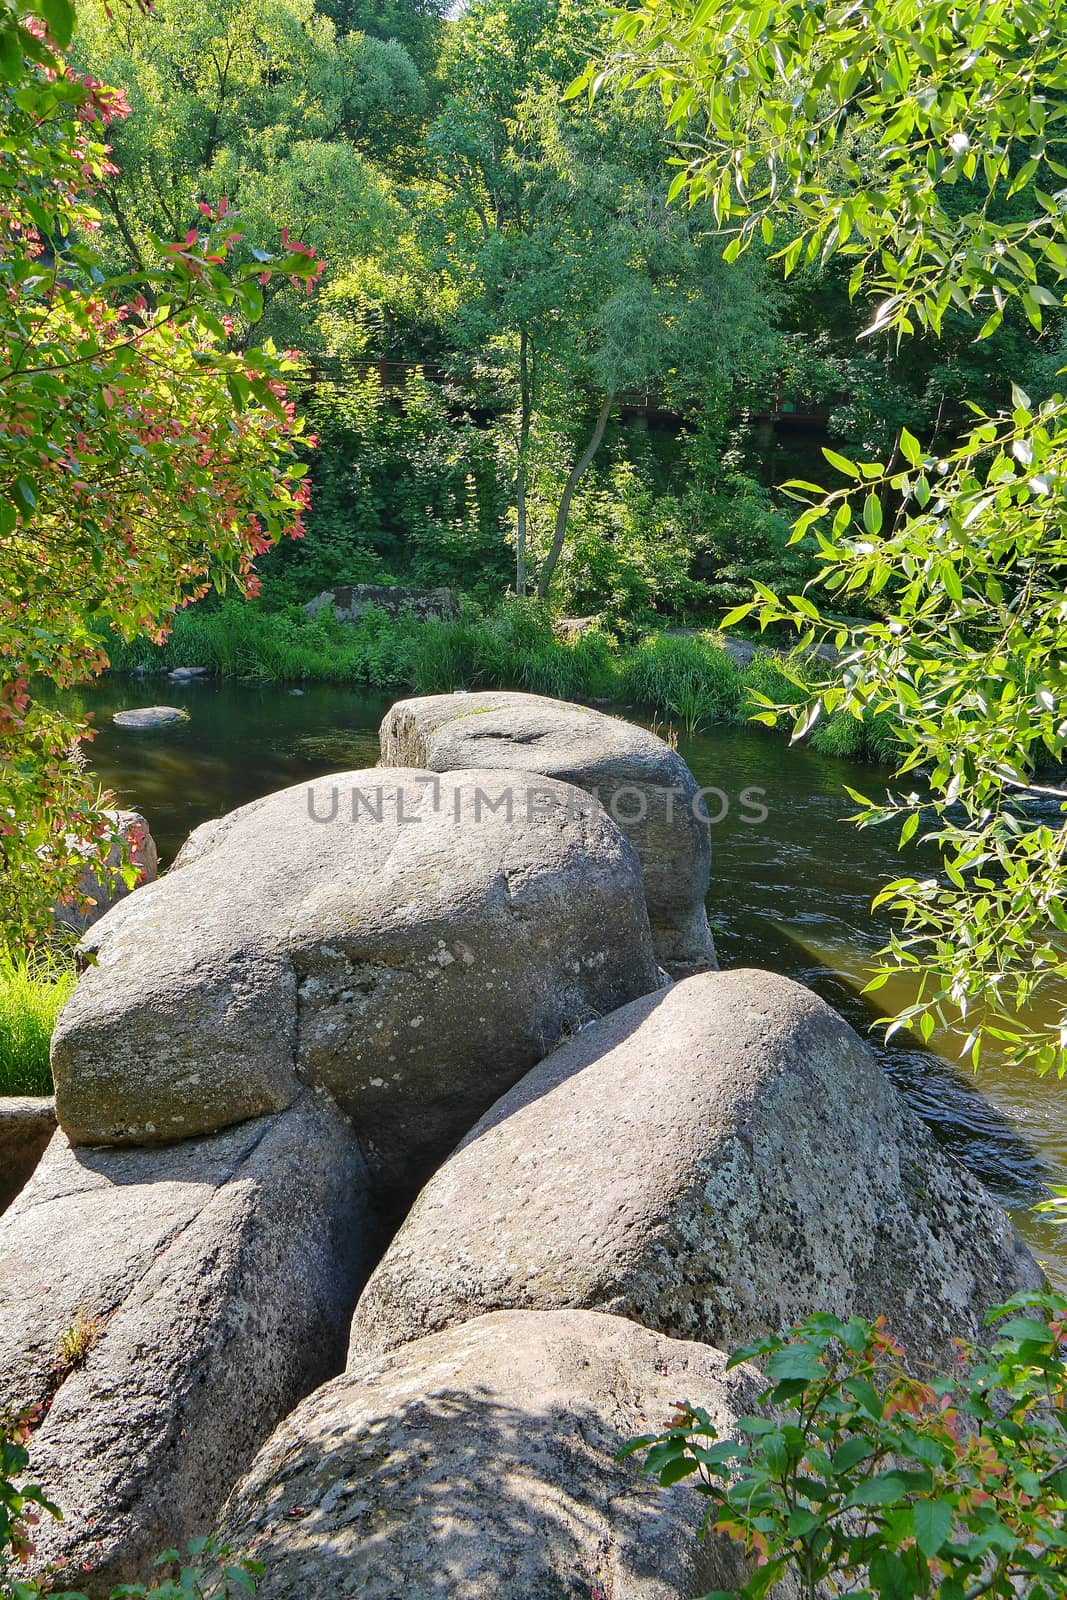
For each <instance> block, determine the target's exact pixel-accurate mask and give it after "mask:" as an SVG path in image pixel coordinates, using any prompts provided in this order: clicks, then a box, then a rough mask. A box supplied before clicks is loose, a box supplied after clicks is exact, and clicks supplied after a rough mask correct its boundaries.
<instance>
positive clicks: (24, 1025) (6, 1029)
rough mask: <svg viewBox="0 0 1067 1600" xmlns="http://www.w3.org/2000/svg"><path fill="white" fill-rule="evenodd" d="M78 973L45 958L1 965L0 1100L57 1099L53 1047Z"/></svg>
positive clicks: (5, 961)
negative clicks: (41, 1096)
mask: <svg viewBox="0 0 1067 1600" xmlns="http://www.w3.org/2000/svg"><path fill="white" fill-rule="evenodd" d="M73 987H74V973H73V971H72V970H71V969H70V968H68V967H65V966H60V965H58V964H57V963H54V962H51V961H48V960H45V959H44V958H41V959H39V960H37V961H35V962H33V963H32V964H31V963H27V962H25V961H12V960H4V961H0V1095H6V1094H51V1092H52V1074H51V1072H50V1071H49V1067H48V1044H49V1040H50V1039H51V1037H52V1029H53V1028H54V1027H55V1023H56V1017H57V1016H58V1015H59V1008H60V1007H61V1006H62V1004H63V1002H64V1001H65V1000H66V998H67V996H68V995H69V994H70V991H71V989H72V988H73Z"/></svg>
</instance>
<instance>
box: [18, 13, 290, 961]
mask: <svg viewBox="0 0 1067 1600" xmlns="http://www.w3.org/2000/svg"><path fill="white" fill-rule="evenodd" d="M41 7H42V10H43V12H44V14H45V16H46V17H47V19H48V25H49V27H50V28H51V30H52V33H51V36H50V37H49V36H48V35H47V34H46V33H45V31H44V29H43V28H40V27H37V26H35V25H34V24H33V23H32V22H31V23H30V24H26V25H23V24H20V23H18V22H12V18H13V17H14V16H15V13H14V12H11V13H10V14H9V12H8V11H7V10H6V9H4V8H2V7H0V37H2V38H5V39H7V40H8V41H10V40H11V39H12V38H14V39H15V40H16V42H17V44H18V49H19V52H20V53H19V55H18V59H17V60H16V59H15V58H14V56H12V55H11V54H10V52H8V51H7V50H6V47H5V46H4V45H3V44H0V125H2V129H3V132H2V140H3V148H4V150H5V158H4V160H3V162H2V163H0V188H2V191H3V193H2V206H0V279H2V284H3V293H0V385H2V389H3V394H4V410H3V421H2V424H0V904H2V906H3V919H2V925H0V942H2V943H4V944H7V945H8V946H14V947H16V948H17V947H18V946H19V944H20V943H21V942H22V941H24V940H26V939H28V938H32V937H33V936H34V935H35V934H39V933H41V932H46V931H48V930H49V929H50V927H51V906H52V904H53V902H54V901H55V900H56V899H57V898H62V897H65V896H73V897H76V896H77V895H78V880H79V878H80V875H81V872H82V870H83V869H84V867H85V864H86V857H85V854H84V850H85V848H86V845H87V842H89V843H91V842H93V841H96V842H98V843H99V844H100V847H101V850H102V851H104V850H106V849H107V848H108V847H109V845H110V843H111V835H112V834H113V831H114V824H113V822H112V821H111V820H110V819H109V817H108V815H107V810H106V804H105V798H104V797H103V796H100V795H99V794H98V793H97V791H96V787H95V785H94V784H93V783H92V782H91V780H90V779H89V778H88V777H87V775H86V773H85V771H84V770H83V768H82V766H81V765H79V764H78V763H77V762H74V761H72V760H71V759H69V755H70V751H71V748H72V746H73V744H74V743H75V741H76V740H77V739H78V738H79V737H82V736H84V735H85V733H86V730H85V728H84V727H80V726H79V725H78V724H77V723H75V722H74V721H72V720H71V719H70V718H68V717H67V716H65V715H63V714H62V713H61V712H59V711H57V710H55V709H53V708H52V707H51V706H50V705H49V703H48V702H47V701H46V700H43V699H41V698H35V697H33V695H32V683H33V679H34V678H35V677H37V676H39V677H42V678H44V679H47V680H50V681H51V682H52V683H53V684H59V685H67V684H70V683H73V682H75V681H77V680H78V679H79V678H83V677H85V676H87V675H91V674H92V673H94V672H97V671H99V670H100V669H101V668H102V667H103V666H105V665H106V657H105V654H104V652H103V649H102V647H101V635H102V633H103V630H104V628H105V626H110V627H112V628H113V629H115V630H116V631H117V632H118V633H119V634H121V635H124V636H127V637H128V636H131V635H133V634H135V633H138V632H145V631H147V632H149V633H153V634H157V635H158V634H160V633H161V632H162V631H164V630H165V628H166V625H167V621H168V619H169V617H170V616H171V614H172V613H173V611H174V609H175V608H176V607H177V606H180V605H182V604H185V603H186V602H188V601H189V600H190V599H194V598H196V597H197V596H198V595H201V594H203V593H205V592H206V591H207V590H208V589H209V588H210V587H212V586H213V585H214V586H215V587H217V588H222V587H224V586H225V585H227V584H228V583H236V584H238V585H239V586H241V587H242V588H244V589H245V590H246V591H247V592H254V590H255V587H256V583H257V580H256V578H255V574H254V572H253V561H254V559H255V556H256V555H257V553H259V552H260V551H262V550H265V549H267V548H268V547H269V546H270V545H271V544H273V543H274V542H275V541H276V540H277V539H279V538H281V537H283V536H284V535H293V536H299V535H300V533H301V531H302V523H301V518H302V514H303V511H304V508H305V503H306V490H305V487H304V484H303V482H302V478H303V475H304V470H305V469H304V468H303V466H301V465H300V464H299V463H297V462H296V461H295V459H294V451H295V449H296V446H297V443H298V441H299V436H300V431H301V430H300V424H299V423H298V422H297V421H296V419H295V416H294V411H293V407H292V405H291V403H289V402H287V401H286V399H285V390H284V381H285V376H286V372H287V370H288V364H287V363H286V362H285V361H283V360H281V359H280V358H279V357H278V356H277V355H276V354H275V353H274V352H273V351H272V350H270V349H269V348H268V349H266V350H263V351H245V352H241V353H237V352H234V351H231V350H230V349H229V341H228V332H227V329H228V325H229V323H228V319H229V318H231V317H233V316H241V317H243V318H245V319H246V320H249V321H251V320H253V319H254V318H255V316H256V315H257V313H258V311H259V309H260V305H261V291H260V287H259V286H258V285H257V282H256V278H257V277H258V278H266V279H268V280H273V279H274V277H275V276H276V274H278V273H279V272H280V273H283V274H285V275H286V276H291V277H296V278H300V279H303V280H305V281H310V280H311V279H312V278H313V277H314V275H315V273H316V271H317V268H316V265H315V263H314V261H313V259H312V256H311V254H310V253H308V252H307V251H304V250H302V249H301V250H296V249H294V250H293V251H291V252H290V253H288V254H282V255H280V256H277V257H272V256H269V255H266V253H264V255H265V259H264V260H263V261H261V262H257V263H256V264H255V266H254V269H248V270H245V271H239V272H236V273H232V274H230V275H229V276H227V274H226V272H225V271H224V263H225V258H226V256H227V253H228V251H229V250H230V248H231V247H232V245H233V244H234V242H235V229H234V227H233V225H232V222H231V218H230V216H229V214H228V212H227V211H226V208H225V206H224V205H221V204H220V205H219V206H218V207H217V208H215V209H214V210H212V209H211V208H208V207H204V208H203V211H202V212H200V213H198V225H197V226H194V227H192V228H190V229H189V230H188V231H187V232H186V233H185V235H184V237H183V238H182V239H181V240H180V241H179V242H176V243H175V244H173V245H171V246H170V247H169V248H168V249H167V250H166V251H164V252H163V255H162V258H161V261H160V264H159V266H158V267H155V268H152V269H150V270H148V271H146V272H145V273H144V274H143V276H142V277H141V279H140V280H134V279H130V278H120V279H118V280H114V281H111V280H108V279H107V278H106V277H105V276H104V274H103V273H102V272H101V269H100V262H99V258H98V255H97V253H96V251H95V250H94V249H92V248H91V247H89V246H87V245H86V244H85V243H84V242H82V241H83V240H84V239H85V237H86V235H87V230H90V229H91V227H92V224H93V223H94V221H95V219H96V212H95V209H94V207H93V204H92V199H91V196H92V191H93V188H94V186H95V185H97V184H99V183H100V182H101V181H103V180H105V179H106V178H108V177H110V176H111V175H112V168H111V162H110V159H109V154H108V148H107V146H106V144H105V143H104V142H103V130H104V129H105V128H106V126H107V124H108V123H110V122H111V121H112V120H113V119H114V118H115V117H116V116H118V115H121V113H122V112H123V110H124V106H123V101H122V97H121V95H120V94H118V93H117V92H116V91H114V90H112V89H109V88H106V87H103V86H102V85H100V84H99V83H98V82H96V81H95V80H88V81H87V80H83V79H82V78H80V77H79V76H78V75H77V74H75V73H74V72H73V71H71V70H70V69H69V68H68V67H67V65H66V63H65V62H64V60H63V58H62V56H61V55H59V54H58V53H57V51H58V47H59V46H60V45H62V44H63V43H64V42H65V41H66V39H67V38H68V37H69V30H70V26H71V24H72V21H73V15H72V13H71V11H70V8H69V7H68V6H66V5H65V4H64V3H63V0H41ZM5 27H6V32H5V31H4V28H5ZM88 236H89V237H90V238H91V233H89V235H88ZM149 295H150V296H151V301H149V299H148V296H149Z"/></svg>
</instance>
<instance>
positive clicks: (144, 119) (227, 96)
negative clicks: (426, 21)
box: [76, 0, 423, 340]
mask: <svg viewBox="0 0 1067 1600" xmlns="http://www.w3.org/2000/svg"><path fill="white" fill-rule="evenodd" d="M76 48H77V60H78V62H79V63H80V64H82V65H84V66H85V68H86V69H87V70H90V71H91V72H92V73H93V74H95V75H98V76H100V77H102V78H104V79H105V80H106V81H108V82H115V83H122V84H127V85H129V86H130V87H129V89H128V94H129V97H130V107H131V115H130V117H129V119H128V120H127V121H126V122H125V123H124V124H123V125H122V126H121V127H120V128H119V129H117V130H116V132H115V136H114V145H115V158H116V170H115V171H114V172H112V173H110V174H106V175H105V179H104V182H103V184H102V186H101V189H100V194H99V198H100V201H101V203H102V209H103V211H104V224H105V228H104V238H105V240H106V241H107V242H108V244H109V246H110V248H111V250H112V252H113V259H114V261H115V264H116V265H119V264H121V265H123V266H125V267H127V268H132V269H134V270H143V269H144V268H145V267H146V266H148V265H151V264H154V263H156V262H157V261H158V260H159V254H160V241H161V240H166V239H171V238H180V237H182V236H183V235H184V234H185V232H186V231H187V229H188V228H189V227H190V226H191V225H192V224H193V222H194V221H195V220H196V218H197V216H198V210H197V208H198V206H199V205H200V204H201V202H203V201H207V202H209V203H210V204H212V205H215V204H217V203H218V201H219V200H221V199H222V198H223V197H225V198H226V199H228V200H229V202H230V203H231V205H237V206H239V207H240V209H241V220H242V229H243V232H244V243H243V245H242V247H241V249H242V252H243V257H244V258H247V257H248V255H249V252H250V251H251V252H253V253H254V251H255V250H256V249H266V248H269V246H270V244H271V241H272V240H274V239H276V238H277V237H278V234H279V231H280V230H281V228H283V227H288V228H289V229H290V230H291V231H292V235H293V237H294V238H297V239H300V240H302V241H305V242H307V243H308V244H310V245H311V246H313V247H314V248H315V250H316V251H317V252H318V254H319V256H320V258H322V257H326V258H328V259H329V260H330V261H331V262H332V261H334V260H346V259H347V258H349V257H350V256H353V255H359V254H362V253H365V252H366V251H368V250H370V249H372V248H373V247H374V246H375V242H376V240H377V238H378V237H379V235H380V234H382V233H387V232H388V230H389V229H390V227H391V226H393V214H394V210H395V207H394V205H393V202H392V200H391V198H390V195H389V189H388V185H387V184H386V183H385V181H384V180H383V178H382V177H381V175H380V174H379V173H378V172H377V170H376V169H375V167H374V165H373V163H372V162H371V161H370V160H369V159H368V152H369V151H370V149H371V148H372V147H373V145H374V142H375V139H376V138H377V137H379V136H380V137H382V138H388V136H389V133H390V131H391V122H392V120H393V119H395V118H396V117H398V116H400V115H402V114H403V113H406V111H407V110H408V109H410V108H411V107H412V106H415V105H418V104H420V103H421V99H422V95H423V86H422V81H421V79H420V78H419V75H418V73H417V71H416V69H415V67H414V64H413V63H412V61H411V58H410V57H409V56H408V54H407V52H406V51H405V50H404V48H403V46H402V45H399V44H397V43H395V42H389V41H383V40H381V39H377V38H372V37H369V36H367V35H365V34H360V33H349V34H345V35H343V36H340V37H339V36H338V35H337V33H336V30H335V28H334V25H333V23H332V22H331V21H330V20H329V19H328V18H326V17H324V16H320V15H319V14H318V13H317V12H316V11H315V9H314V6H313V4H312V0H159V3H158V4H155V5H153V6H152V8H151V10H150V11H144V12H142V11H139V10H136V9H132V8H125V9H122V10H120V11H118V12H116V11H115V10H114V9H113V8H112V7H111V6H110V5H109V4H108V3H107V0H82V8H81V11H80V13H79V31H78V37H77V47H76ZM284 288H285V282H284V280H283V279H278V278H275V279H274V280H273V282H272V284H271V285H270V288H269V289H268V294H267V300H268V304H269V302H270V301H271V299H272V297H273V296H274V294H275V293H276V292H281V291H283V290H284ZM299 306H300V302H299V299H297V300H296V301H295V303H294V301H293V300H292V299H290V300H289V303H288V305H285V304H284V302H283V307H282V308H276V309H275V311H274V314H273V317H272V323H273V324H274V325H276V328H277V331H279V332H284V334H285V335H286V337H287V338H293V339H300V340H303V339H304V338H305V337H306V335H307V333H308V331H309V330H308V327H307V318H306V317H300V316H298V315H297V313H298V312H299ZM283 311H284V313H286V314H285V315H283V314H282V313H283Z"/></svg>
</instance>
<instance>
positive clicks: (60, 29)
mask: <svg viewBox="0 0 1067 1600" xmlns="http://www.w3.org/2000/svg"><path fill="white" fill-rule="evenodd" d="M34 10H35V11H37V12H38V13H39V14H40V15H41V16H42V17H43V18H44V19H45V21H46V22H47V24H48V30H49V32H50V33H51V35H52V37H53V39H54V40H55V41H56V44H58V45H59V48H60V49H61V50H65V49H66V48H67V46H68V45H69V44H70V41H71V37H72V35H73V33H74V7H73V5H72V4H71V0H36V3H35V5H34Z"/></svg>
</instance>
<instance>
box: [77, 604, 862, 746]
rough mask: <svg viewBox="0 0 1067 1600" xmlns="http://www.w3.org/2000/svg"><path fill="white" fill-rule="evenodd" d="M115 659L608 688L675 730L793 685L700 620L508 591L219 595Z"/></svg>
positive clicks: (115, 652) (769, 658) (846, 739)
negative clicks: (409, 598)
mask: <svg viewBox="0 0 1067 1600" xmlns="http://www.w3.org/2000/svg"><path fill="white" fill-rule="evenodd" d="M108 652H109V655H110V657H111V662H112V666H113V667H114V668H115V669H116V670H118V671H126V672H130V671H136V670H139V669H140V670H143V669H148V670H150V671H151V670H159V669H166V668H170V667H176V666H200V667H207V668H208V669H209V670H210V671H212V672H214V673H217V674H219V675H220V676H224V677H248V678H256V679H266V680H276V681H279V682H285V683H308V682H311V683H314V682H319V683H342V684H343V683H348V684H352V685H353V686H360V687H366V688H375V689H386V690H398V691H406V692H408V693H413V694H437V693H448V692H449V691H451V690H453V689H475V688H506V689H525V690H528V691H529V692H530V693H533V694H546V695H555V696H557V697H558V698H561V699H581V700H619V701H629V702H632V703H635V704H639V705H642V706H646V707H647V708H648V709H649V710H650V711H652V712H654V713H655V714H656V715H657V716H658V717H662V718H663V719H664V720H665V721H667V722H670V723H671V724H673V725H675V726H676V727H678V728H679V730H680V731H682V732H685V733H690V734H692V733H698V732H700V731H702V730H705V729H707V728H709V727H711V726H712V725H713V724H715V723H724V722H725V723H739V722H744V721H746V720H747V718H748V717H749V715H750V714H751V712H752V710H753V709H754V706H753V700H752V694H753V691H756V692H759V693H762V694H765V695H767V696H768V697H769V698H770V699H772V700H774V701H776V702H781V703H789V704H794V703H796V702H798V701H800V700H801V699H802V698H803V691H802V690H801V689H800V688H798V687H797V685H796V684H795V683H792V682H790V680H789V679H788V678H787V677H786V676H785V675H784V673H783V672H782V670H781V665H780V662H779V661H778V659H777V658H776V657H775V656H773V655H766V654H758V655H757V656H756V657H755V659H754V660H753V661H752V662H751V663H749V664H748V665H747V666H739V665H738V664H737V663H736V662H735V661H734V660H732V659H731V657H730V656H728V655H727V654H726V652H725V651H724V650H723V649H722V647H721V645H719V644H718V643H716V641H715V638H714V636H713V635H711V634H699V635H695V636H692V637H678V636H668V635H665V634H662V633H649V634H646V635H644V636H643V637H639V638H636V639H634V640H630V641H626V640H623V641H620V640H618V639H615V638H614V637H612V636H611V635H609V634H607V633H605V632H602V631H600V630H599V629H596V628H594V629H590V630H588V631H586V632H584V633H581V634H579V635H578V636H577V637H576V638H574V639H571V640H566V639H561V638H559V637H557V635H556V634H555V632H554V631H553V627H552V623H551V620H550V619H549V618H548V617H547V616H546V615H545V614H544V613H543V612H540V611H538V610H537V609H536V608H534V607H533V606H527V605H519V604H517V603H512V604H511V605H508V606H502V607H501V608H500V609H499V610H498V611H496V612H494V613H493V614H492V615H489V616H483V615H481V614H480V613H477V612H474V611H471V612H469V613H468V612H465V613H464V615H463V616H462V617H461V619H460V620H459V621H458V622H451V623H443V622H425V623H417V622H412V621H407V620H399V621H398V620H394V619H390V618H388V617H386V616H384V615H383V614H381V613H370V614H368V615H367V616H366V617H365V618H364V619H362V620H361V621H360V622H358V623H338V622H337V621H336V620H335V619H334V618H333V617H332V616H327V617H319V618H316V619H315V620H311V619H309V618H307V617H305V616H304V614H303V612H302V611H300V610H290V611H265V610H261V609H259V608H258V607H256V606H254V605H247V604H239V603H230V604H223V605H220V606H218V607H217V608H215V609H214V610H210V611H207V610H204V609H202V608H197V609H196V610H190V611H185V612H181V613H179V614H178V616H177V617H176V618H175V622H174V628H173V631H172V633H171V635H170V638H169V639H168V641H167V643H166V644H165V645H164V646H163V647H162V648H157V647H156V646H154V645H151V644H149V643H148V642H147V641H146V640H136V641H134V642H133V643H132V644H123V643H121V642H119V641H116V640H113V641H110V643H109V645H108ZM889 740H890V733H889V730H888V729H887V728H886V727H885V726H880V725H878V724H877V723H872V724H867V723H861V722H858V721H856V720H855V719H854V718H852V717H850V716H847V715H846V714H844V713H838V714H836V715H835V716H833V717H831V718H830V719H829V721H828V722H827V723H826V724H825V725H824V726H821V727H817V728H816V729H815V731H814V733H813V734H812V736H811V739H810V743H811V745H812V747H813V748H814V749H817V750H820V751H822V752H824V753H826V754H832V755H842V756H852V757H859V758H873V759H877V758H878V757H880V756H881V755H883V754H885V753H886V751H887V749H888V745H889Z"/></svg>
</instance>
